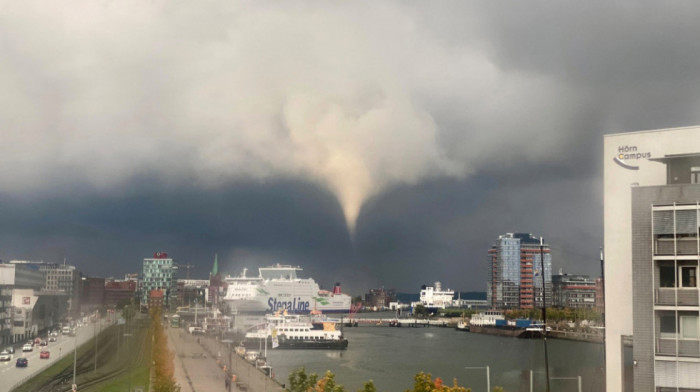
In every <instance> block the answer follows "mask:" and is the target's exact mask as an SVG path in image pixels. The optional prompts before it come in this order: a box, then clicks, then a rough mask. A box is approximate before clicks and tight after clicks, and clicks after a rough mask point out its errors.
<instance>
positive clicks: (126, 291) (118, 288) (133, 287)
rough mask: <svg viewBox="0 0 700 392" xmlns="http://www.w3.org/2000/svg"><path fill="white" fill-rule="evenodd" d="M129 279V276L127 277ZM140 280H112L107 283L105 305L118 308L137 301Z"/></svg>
mask: <svg viewBox="0 0 700 392" xmlns="http://www.w3.org/2000/svg"><path fill="white" fill-rule="evenodd" d="M127 278H129V276H127ZM137 288H138V280H132V279H124V280H115V279H110V280H106V281H105V292H104V303H105V305H108V306H116V305H118V304H120V303H124V302H128V301H131V300H132V299H134V300H135V299H136V294H137Z"/></svg>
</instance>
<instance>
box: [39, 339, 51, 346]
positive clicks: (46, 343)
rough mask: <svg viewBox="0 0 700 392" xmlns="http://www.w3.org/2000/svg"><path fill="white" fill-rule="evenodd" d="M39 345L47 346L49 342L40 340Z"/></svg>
mask: <svg viewBox="0 0 700 392" xmlns="http://www.w3.org/2000/svg"><path fill="white" fill-rule="evenodd" d="M39 345H40V346H42V347H44V346H48V345H49V342H47V341H46V340H42V341H41V343H39Z"/></svg>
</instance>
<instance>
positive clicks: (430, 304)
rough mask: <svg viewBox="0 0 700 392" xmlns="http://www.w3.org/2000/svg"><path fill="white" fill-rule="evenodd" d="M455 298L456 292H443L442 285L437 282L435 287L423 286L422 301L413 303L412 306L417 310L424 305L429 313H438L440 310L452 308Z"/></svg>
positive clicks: (448, 290) (421, 291)
mask: <svg viewBox="0 0 700 392" xmlns="http://www.w3.org/2000/svg"><path fill="white" fill-rule="evenodd" d="M454 296H455V292H454V290H450V289H447V290H443V289H442V283H440V282H435V286H434V287H431V286H426V285H423V286H422V287H421V290H420V301H418V302H414V303H412V304H411V306H413V307H414V308H415V306H416V305H423V306H424V307H425V308H426V309H427V310H428V311H429V312H436V311H437V310H438V309H445V308H449V307H451V306H452V301H453V299H454Z"/></svg>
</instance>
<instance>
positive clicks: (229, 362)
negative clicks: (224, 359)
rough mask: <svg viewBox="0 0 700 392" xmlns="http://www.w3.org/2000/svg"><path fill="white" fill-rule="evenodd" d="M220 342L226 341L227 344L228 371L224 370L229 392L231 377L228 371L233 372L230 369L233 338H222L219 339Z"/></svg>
mask: <svg viewBox="0 0 700 392" xmlns="http://www.w3.org/2000/svg"><path fill="white" fill-rule="evenodd" d="M221 343H226V344H228V372H226V376H225V377H226V378H228V391H229V392H231V381H233V380H231V378H230V377H229V375H228V373H229V372H230V373H231V374H233V370H232V369H231V343H233V340H231V339H224V340H222V341H221Z"/></svg>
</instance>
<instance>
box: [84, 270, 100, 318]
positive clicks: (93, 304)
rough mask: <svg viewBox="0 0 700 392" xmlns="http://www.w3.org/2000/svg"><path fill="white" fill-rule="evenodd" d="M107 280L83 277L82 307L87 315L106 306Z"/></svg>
mask: <svg viewBox="0 0 700 392" xmlns="http://www.w3.org/2000/svg"><path fill="white" fill-rule="evenodd" d="M104 301H105V278H96V277H83V292H82V300H81V301H80V306H81V308H82V310H83V312H85V313H87V312H89V311H90V310H92V309H95V308H99V307H100V306H102V305H104Z"/></svg>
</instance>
